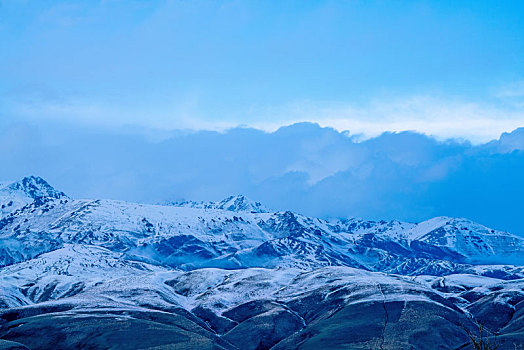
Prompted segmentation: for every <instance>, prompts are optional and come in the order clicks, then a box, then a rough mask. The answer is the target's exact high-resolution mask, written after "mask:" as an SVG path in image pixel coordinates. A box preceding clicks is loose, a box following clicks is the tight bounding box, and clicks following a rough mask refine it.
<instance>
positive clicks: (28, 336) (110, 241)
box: [0, 178, 524, 349]
mask: <svg viewBox="0 0 524 350" xmlns="http://www.w3.org/2000/svg"><path fill="white" fill-rule="evenodd" d="M33 179H34V182H33V180H31V178H30V180H26V181H25V182H26V183H29V184H31V183H36V184H41V185H42V186H43V189H46V191H35V192H32V191H28V192H26V191H25V190H23V188H25V187H18V186H15V187H16V188H15V190H9V191H7V192H6V191H4V192H2V188H5V187H0V193H2V194H3V196H2V197H0V200H1V202H0V204H4V202H5V201H11V200H13V201H17V203H18V204H17V205H16V206H15V207H16V208H15V209H13V210H10V211H8V212H6V213H5V214H4V213H3V214H2V216H1V217H0V345H2V344H1V340H2V339H3V340H6V341H11V342H17V343H20V344H23V345H25V346H27V347H29V348H32V347H36V348H38V347H49V346H52V342H53V341H56V342H58V344H59V346H60V347H79V346H87V345H89V346H92V347H104V348H105V347H109V346H115V344H114V343H108V340H107V339H108V338H107V337H109V338H114V337H115V336H118V335H119V334H127V336H126V338H125V339H122V340H121V342H122V343H121V344H120V345H117V347H121V348H126V347H130V346H131V347H132V346H137V344H142V345H140V346H144V347H147V346H146V345H145V344H152V345H151V346H167V345H169V344H170V345H172V346H175V345H174V344H178V345H176V346H178V347H180V348H187V349H191V348H192V347H191V346H192V345H191V344H193V343H192V342H194V341H196V342H199V343H200V344H205V345H202V347H203V348H222V349H257V348H258V349H270V348H271V349H295V348H311V347H313V348H318V346H323V347H326V348H340V347H350V348H355V349H369V348H377V347H379V348H380V346H383V347H384V348H390V349H405V348H417V349H419V348H420V349H441V348H460V347H462V346H464V344H466V343H467V340H468V338H467V336H466V335H465V333H464V331H463V327H465V328H466V329H470V330H473V329H474V327H475V326H474V324H473V323H472V321H471V317H474V318H475V320H480V321H482V322H483V324H486V326H487V329H488V330H489V334H498V335H499V338H501V339H502V340H503V341H504V342H505V343H504V344H506V345H508V347H506V348H508V349H510V348H511V349H513V348H512V347H510V346H511V345H512V344H513V343H512V342H515V341H516V342H522V341H524V329H523V328H522V327H520V325H521V324H524V314H523V313H522V310H524V282H523V281H524V266H522V264H521V263H520V261H518V259H517V258H519V257H521V256H523V255H524V254H523V253H524V240H523V239H522V238H520V237H518V236H515V235H512V234H509V233H507V232H502V231H497V230H493V229H490V228H487V227H485V226H483V225H480V224H477V223H475V222H473V221H471V220H468V219H464V218H450V217H436V218H433V219H430V220H427V221H424V222H421V223H418V224H415V223H405V222H401V221H397V220H391V221H366V220H363V219H355V218H348V219H344V218H342V219H330V220H324V219H320V218H314V217H308V216H305V215H301V214H298V213H294V212H291V211H270V210H268V209H267V208H265V207H263V206H262V205H261V204H260V205H259V203H258V204H257V205H254V204H253V203H257V202H253V201H250V200H248V199H247V198H246V197H243V196H231V197H228V198H226V199H225V200H223V201H221V202H216V203H213V204H212V205H211V204H209V203H202V202H201V203H197V204H194V203H195V202H184V203H181V204H179V205H173V204H171V205H148V204H137V203H130V202H123V201H115V200H103V199H98V200H86V199H74V198H70V197H68V196H66V195H65V194H63V193H62V192H60V191H57V190H54V189H53V190H51V189H49V188H48V187H47V186H46V185H45V184H47V182H45V180H43V179H42V181H40V180H37V178H33ZM23 182H24V181H22V183H23ZM44 182H45V184H44ZM47 185H48V184H47ZM49 187H51V186H50V185H49ZM51 188H52V187H51ZM31 193H37V194H38V195H34V196H32V195H31ZM46 193H47V194H49V195H48V196H46V195H45V194H46ZM41 194H44V195H41ZM20 198H21V199H20ZM12 206H14V205H12ZM511 255H512V256H511ZM509 262H513V263H514V264H509ZM494 314H495V315H496V317H495V318H493V317H490V315H494ZM102 315H103V316H102ZM406 315H410V316H406ZM64 320H68V322H67V323H64V322H65V321H64ZM115 322H117V323H118V322H123V323H122V325H124V324H125V325H126V326H125V327H129V329H134V331H130V332H129V333H127V331H126V330H123V329H121V328H115V327H114V326H113V325H114V324H115ZM173 326H175V327H174V328H172V327H173ZM93 327H94V328H93ZM134 327H137V328H134ZM519 327H520V328H519ZM101 329H103V331H101ZM125 329H128V328H125ZM180 329H184V332H183V333H180V332H181V331H180ZM157 330H159V331H157ZM69 332H72V333H69ZM73 334H74V336H73ZM93 334H94V335H93ZM166 334H169V336H168V337H166V336H165V335H166ZM337 334H350V335H351V336H347V337H340V336H338V335H337ZM183 339H186V340H183ZM428 339H431V340H432V341H430V342H428ZM39 342H41V343H39ZM173 342H174V343H173ZM381 344H382V345H381ZM148 346H149V345H148Z"/></svg>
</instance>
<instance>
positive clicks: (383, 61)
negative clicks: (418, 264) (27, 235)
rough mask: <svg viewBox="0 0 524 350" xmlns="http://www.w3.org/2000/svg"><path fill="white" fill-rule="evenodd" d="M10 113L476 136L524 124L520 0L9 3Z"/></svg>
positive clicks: (5, 48)
mask: <svg viewBox="0 0 524 350" xmlns="http://www.w3.org/2000/svg"><path fill="white" fill-rule="evenodd" d="M0 5H1V6H0V47H1V50H0V77H1V79H0V120H1V121H2V122H3V124H4V125H7V124H12V123H17V122H29V123H32V124H39V123H43V124H45V123H50V122H55V123H67V124H72V125H79V126H85V125H88V126H93V127H102V128H112V129H116V130H118V129H122V128H131V129H133V128H138V129H144V128H145V129H152V130H164V131H166V130H175V129H196V130H202V129H205V130H224V129H226V128H229V127H235V126H238V125H247V126H253V127H257V128H260V129H263V130H276V129H277V128H278V127H280V126H283V125H288V124H291V123H294V122H298V121H311V122H317V123H319V124H320V125H323V126H331V127H334V128H336V129H337V130H340V131H341V130H350V132H351V133H352V134H359V133H362V134H364V136H366V137H370V136H376V135H378V134H380V133H381V132H383V131H402V130H416V131H419V132H423V133H426V134H430V135H435V136H437V137H439V138H441V139H442V138H447V137H462V138H466V139H469V140H471V141H473V142H477V143H479V142H484V141H488V140H490V139H495V138H498V136H499V135H500V133H501V132H503V131H511V130H513V129H515V128H516V127H518V126H522V125H524V111H523V110H524V59H523V57H524V40H522V38H523V37H524V3H523V2H522V1H401V2H397V1H395V2H393V1H151V2H143V1H63V2H60V1H45V0H44V1H24V0H13V1H1V2H0Z"/></svg>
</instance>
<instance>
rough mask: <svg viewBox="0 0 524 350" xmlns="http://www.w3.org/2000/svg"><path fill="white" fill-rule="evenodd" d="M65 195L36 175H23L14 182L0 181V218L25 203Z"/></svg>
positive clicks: (63, 196)
mask: <svg viewBox="0 0 524 350" xmlns="http://www.w3.org/2000/svg"><path fill="white" fill-rule="evenodd" d="M65 197H66V195H65V194H64V193H63V192H60V191H57V190H55V189H54V188H53V187H52V186H51V185H49V184H48V183H47V182H46V181H45V180H44V179H42V178H41V177H38V176H29V177H24V178H23V179H22V180H20V181H15V182H0V219H1V218H2V217H3V216H5V215H7V214H10V213H12V212H14V211H15V210H17V209H20V208H22V207H23V206H25V205H27V204H30V203H33V202H37V203H41V202H44V201H46V200H48V199H60V198H65Z"/></svg>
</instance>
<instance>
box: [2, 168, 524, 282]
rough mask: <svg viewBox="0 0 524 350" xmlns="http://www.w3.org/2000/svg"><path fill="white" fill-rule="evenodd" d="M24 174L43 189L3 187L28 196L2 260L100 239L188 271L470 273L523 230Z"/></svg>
mask: <svg viewBox="0 0 524 350" xmlns="http://www.w3.org/2000/svg"><path fill="white" fill-rule="evenodd" d="M32 179H33V180H34V181H33V182H36V183H39V184H43V185H42V186H41V187H43V189H40V190H39V191H38V192H37V191H36V190H32V189H31V188H32V187H31V186H30V184H31V182H29V185H26V186H25V187H24V186H22V185H15V186H8V188H10V189H12V188H19V187H20V188H30V189H31V190H28V191H23V192H22V193H26V192H27V193H29V194H30V195H27V196H25V197H24V196H21V195H20V192H19V191H18V190H16V191H14V192H6V197H5V198H7V199H9V198H14V199H17V198H18V199H19V198H23V199H24V201H26V202H27V203H26V204H25V205H24V206H22V207H19V208H18V209H17V210H15V211H12V212H11V213H9V214H7V215H5V216H4V217H3V218H2V219H1V220H0V242H1V243H2V244H1V245H0V265H3V266H6V265H10V264H13V263H16V262H19V261H23V260H26V259H29V258H32V257H35V256H38V255H39V254H41V253H44V252H48V251H51V250H53V249H56V248H59V247H62V246H64V245H65V244H88V245H98V246H101V247H105V248H107V249H110V250H112V251H115V252H122V253H125V254H126V256H127V257H128V258H133V259H136V260H142V261H148V262H151V263H155V264H163V265H169V266H172V267H177V268H181V269H186V270H187V269H195V268H200V267H219V268H242V267H266V268H274V267H296V268H301V269H305V270H310V269H314V268H319V267H323V266H333V265H334V266H350V267H357V268H364V269H368V270H376V271H386V272H395V273H402V274H437V275H440V274H449V273H465V272H468V273H469V272H471V271H472V264H486V263H489V264H498V265H501V264H511V263H513V264H515V263H516V264H520V263H521V259H522V257H524V240H523V239H522V238H520V237H517V236H514V235H511V234H509V233H505V232H500V231H495V230H491V229H488V228H486V227H484V226H482V225H479V224H476V223H474V222H471V221H469V220H466V219H453V218H445V217H440V218H435V219H431V220H428V221H425V222H422V223H420V224H411V223H403V222H399V221H389V222H386V221H379V222H373V221H363V220H358V219H340V220H331V221H326V220H322V219H318V218H311V217H306V216H303V215H300V214H296V213H292V212H289V211H288V212H273V213H271V212H265V210H261V209H260V208H261V206H255V205H254V204H253V203H252V202H250V201H247V200H246V199H245V198H244V197H239V196H237V197H230V198H227V199H225V200H224V201H222V202H220V204H219V205H214V206H210V205H205V206H204V207H198V206H193V205H191V206H186V205H181V206H180V205H179V206H173V205H169V206H161V205H145V204H134V203H127V202H121V201H112V200H75V199H70V198H67V197H66V196H65V195H64V194H63V193H61V192H59V191H56V190H53V189H52V187H50V186H49V185H48V184H47V183H46V182H45V181H44V180H35V178H32ZM21 183H28V181H27V180H26V179H24V180H22V182H21ZM16 184H18V183H16ZM44 190H45V191H44ZM10 191H11V190H10ZM35 193H36V194H35ZM31 195H32V196H33V197H34V198H35V199H33V200H32V202H31V200H30V199H31V198H33V197H31ZM9 196H11V197H9ZM42 198H45V200H42ZM255 209H257V210H255ZM506 270H507V269H506Z"/></svg>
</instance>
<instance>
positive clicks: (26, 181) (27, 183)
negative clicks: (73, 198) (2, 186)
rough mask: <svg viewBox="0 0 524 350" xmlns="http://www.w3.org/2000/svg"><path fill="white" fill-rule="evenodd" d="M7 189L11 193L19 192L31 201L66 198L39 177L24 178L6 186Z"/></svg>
mask: <svg viewBox="0 0 524 350" xmlns="http://www.w3.org/2000/svg"><path fill="white" fill-rule="evenodd" d="M7 189H8V190H9V191H12V192H21V193H23V194H25V195H26V196H27V197H29V198H31V199H34V200H36V199H42V198H54V199H59V198H63V197H67V196H66V194H65V193H64V192H61V191H58V190H56V189H55V188H54V187H53V186H51V185H50V184H49V183H48V182H47V181H46V180H44V179H43V178H41V177H40V176H26V177H24V178H23V179H22V180H20V181H16V182H13V183H11V184H9V185H7Z"/></svg>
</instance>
